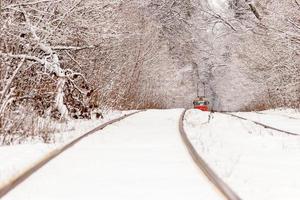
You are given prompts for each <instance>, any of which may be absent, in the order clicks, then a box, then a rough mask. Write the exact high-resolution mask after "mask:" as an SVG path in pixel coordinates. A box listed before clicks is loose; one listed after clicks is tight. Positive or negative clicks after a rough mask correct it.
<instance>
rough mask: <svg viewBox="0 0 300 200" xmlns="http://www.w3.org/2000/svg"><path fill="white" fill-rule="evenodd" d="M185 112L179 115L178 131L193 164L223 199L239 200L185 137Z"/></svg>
mask: <svg viewBox="0 0 300 200" xmlns="http://www.w3.org/2000/svg"><path fill="white" fill-rule="evenodd" d="M185 113H186V110H184V112H183V113H182V114H181V116H180V120H179V131H180V135H181V138H182V140H183V142H184V144H185V146H186V148H187V149H188V151H189V153H190V155H191V157H192V158H193V160H194V162H195V164H196V165H197V166H198V167H199V168H200V169H201V171H202V172H203V174H204V175H205V176H206V177H207V178H208V180H209V181H210V182H211V183H212V184H213V186H214V187H215V188H216V189H217V191H219V192H220V193H221V194H222V195H223V197H224V198H225V199H227V200H241V198H240V197H239V196H238V195H237V194H236V193H235V192H234V191H233V190H232V189H231V188H230V187H229V186H228V185H227V184H226V183H225V182H224V181H223V180H222V179H221V178H220V177H219V176H218V175H217V174H216V173H215V172H214V171H213V170H212V169H211V168H210V166H209V165H208V164H207V163H206V162H205V161H204V159H203V158H202V157H201V156H200V155H199V154H198V153H197V151H196V149H195V148H194V146H193V145H192V143H191V142H190V140H189V139H188V137H187V134H186V132H185V130H184V115H185Z"/></svg>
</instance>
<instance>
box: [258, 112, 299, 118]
mask: <svg viewBox="0 0 300 200" xmlns="http://www.w3.org/2000/svg"><path fill="white" fill-rule="evenodd" d="M255 113H257V114H260V115H269V116H279V117H285V118H288V119H293V120H300V118H297V117H292V116H288V115H284V114H270V113H262V112H255Z"/></svg>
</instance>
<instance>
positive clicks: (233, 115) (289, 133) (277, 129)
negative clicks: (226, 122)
mask: <svg viewBox="0 0 300 200" xmlns="http://www.w3.org/2000/svg"><path fill="white" fill-rule="evenodd" d="M221 113H222V114H225V115H229V116H232V117H235V118H238V119H242V120H245V121H250V122H253V123H254V124H256V125H259V126H262V127H264V128H267V129H271V130H274V131H278V132H281V133H284V134H287V135H292V136H300V133H293V132H290V131H286V130H282V129H279V128H275V127H272V126H270V125H267V124H264V123H261V122H257V121H255V120H251V119H247V118H245V117H241V116H238V115H235V114H232V113H226V112H221Z"/></svg>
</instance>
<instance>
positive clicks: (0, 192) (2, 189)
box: [0, 110, 143, 199]
mask: <svg viewBox="0 0 300 200" xmlns="http://www.w3.org/2000/svg"><path fill="white" fill-rule="evenodd" d="M142 111H143V110H141V111H137V112H133V113H130V114H125V115H124V116H122V117H119V118H116V119H113V120H110V121H108V122H106V123H104V124H102V125H100V126H98V127H96V128H94V129H93V130H91V131H89V132H87V133H85V134H83V135H82V136H80V137H78V138H76V139H74V140H72V141H71V142H69V143H67V144H65V145H63V146H62V147H60V148H58V149H55V150H53V151H51V152H50V153H48V154H47V155H46V156H45V157H43V158H42V159H40V160H39V161H37V162H36V163H35V164H34V165H33V166H31V167H29V168H28V169H26V170H25V171H24V172H23V173H21V174H20V175H18V176H16V177H14V178H13V179H12V180H10V181H9V182H8V183H6V184H4V185H3V186H1V185H0V199H1V198H2V197H3V196H4V195H6V194H7V193H9V192H10V191H11V190H13V189H14V188H15V187H16V186H18V185H19V184H21V183H22V182H23V181H25V180H26V179H27V178H28V177H29V176H31V175H32V174H33V173H35V172H36V171H38V170H39V169H40V168H42V167H43V166H44V165H46V164H47V163H48V162H50V161H51V160H53V159H54V158H56V157H57V156H59V155H60V154H62V153H63V152H65V151H66V150H67V149H69V148H71V147H72V146H74V145H75V144H76V143H78V142H79V141H81V140H82V139H83V138H86V137H87V136H89V135H91V134H93V133H95V132H97V131H99V130H102V129H104V128H105V127H107V126H108V125H111V124H113V123H116V122H119V121H121V120H123V119H125V118H127V117H129V116H132V115H134V114H137V113H139V112H142Z"/></svg>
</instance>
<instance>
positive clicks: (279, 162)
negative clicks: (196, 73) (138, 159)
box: [185, 110, 300, 200]
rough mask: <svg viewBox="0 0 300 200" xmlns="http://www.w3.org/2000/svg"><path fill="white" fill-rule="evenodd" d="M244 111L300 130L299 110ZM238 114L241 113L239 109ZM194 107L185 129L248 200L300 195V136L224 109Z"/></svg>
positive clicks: (291, 198)
mask: <svg viewBox="0 0 300 200" xmlns="http://www.w3.org/2000/svg"><path fill="white" fill-rule="evenodd" d="M266 113H268V115H262V114H257V113H238V115H241V116H244V117H247V118H251V119H253V120H260V121H261V122H264V123H265V122H266V123H268V124H269V125H273V126H275V127H279V128H282V129H284V130H293V131H295V132H296V131H297V132H298V133H300V120H299V121H296V120H295V119H294V120H293V119H289V118H287V117H284V116H282V115H288V116H293V117H296V115H297V113H296V112H293V113H294V114H293V115H290V113H291V112H284V111H266ZM235 114H236V113H235ZM210 118H211V119H210V121H209V122H208V119H209V113H207V112H202V111H198V110H189V111H188V112H187V115H186V119H185V129H186V131H187V133H188V134H189V138H190V140H191V142H192V143H193V145H194V146H195V147H196V149H197V151H198V152H199V153H200V154H201V156H203V157H204V159H205V160H206V161H207V163H208V164H209V165H210V166H211V167H212V168H213V169H214V170H215V171H216V172H217V174H219V175H220V177H221V178H222V179H223V180H224V181H225V182H227V183H228V184H229V185H230V186H231V187H232V189H233V190H234V191H235V192H237V193H238V195H239V196H240V197H241V198H242V199H244V200H266V199H272V200H282V199H288V200H298V199H300V173H299V169H300V137H297V136H288V135H286V134H282V133H279V132H277V131H272V130H269V129H264V128H263V127H261V126H258V125H255V124H254V123H252V122H248V121H245V120H240V119H237V118H234V117H230V116H228V115H224V114H221V113H214V114H213V115H212V116H211V117H210Z"/></svg>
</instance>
